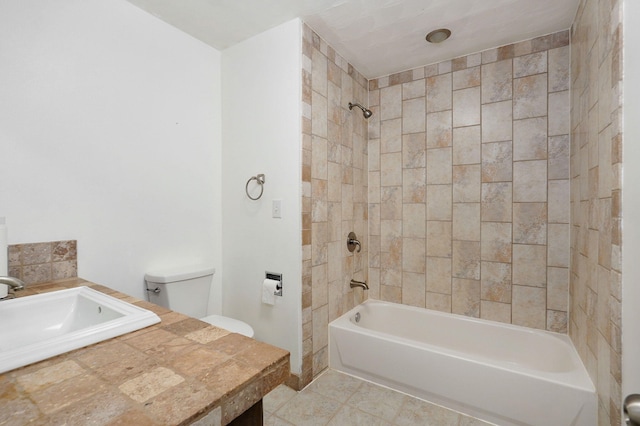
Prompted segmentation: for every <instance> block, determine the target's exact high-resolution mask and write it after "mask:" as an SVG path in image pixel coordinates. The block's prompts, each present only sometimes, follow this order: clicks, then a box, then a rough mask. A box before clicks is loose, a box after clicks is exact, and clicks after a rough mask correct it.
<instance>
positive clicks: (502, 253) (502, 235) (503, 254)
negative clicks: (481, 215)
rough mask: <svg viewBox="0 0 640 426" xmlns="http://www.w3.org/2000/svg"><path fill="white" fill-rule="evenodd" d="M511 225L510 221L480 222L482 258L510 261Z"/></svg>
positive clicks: (494, 260) (493, 260)
mask: <svg viewBox="0 0 640 426" xmlns="http://www.w3.org/2000/svg"><path fill="white" fill-rule="evenodd" d="M454 207H455V204H454ZM454 220H455V210H454ZM511 226H512V225H511V224H510V223H501V222H482V241H481V249H480V252H481V259H482V260H488V261H492V262H507V263H511Z"/></svg>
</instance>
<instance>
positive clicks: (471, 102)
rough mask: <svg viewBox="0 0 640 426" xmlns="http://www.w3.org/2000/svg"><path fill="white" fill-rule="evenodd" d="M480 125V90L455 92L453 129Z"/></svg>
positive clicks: (473, 88) (470, 89)
mask: <svg viewBox="0 0 640 426" xmlns="http://www.w3.org/2000/svg"><path fill="white" fill-rule="evenodd" d="M476 124H480V88H479V87H471V88H468V89H462V90H456V91H454V92H453V127H464V126H473V125H476Z"/></svg>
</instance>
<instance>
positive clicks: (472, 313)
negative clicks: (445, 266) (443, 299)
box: [451, 278, 480, 318]
mask: <svg viewBox="0 0 640 426" xmlns="http://www.w3.org/2000/svg"><path fill="white" fill-rule="evenodd" d="M451 289H452V291H451V311H452V312H453V313H454V314H461V315H466V316H469V317H475V318H479V317H480V281H477V280H464V279H460V278H454V279H453V282H452V286H451Z"/></svg>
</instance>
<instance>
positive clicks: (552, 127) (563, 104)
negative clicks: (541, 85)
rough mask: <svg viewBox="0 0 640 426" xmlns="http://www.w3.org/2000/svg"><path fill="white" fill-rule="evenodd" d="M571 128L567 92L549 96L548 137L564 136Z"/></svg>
mask: <svg viewBox="0 0 640 426" xmlns="http://www.w3.org/2000/svg"><path fill="white" fill-rule="evenodd" d="M570 127H571V122H570V116H569V91H568V90H565V91H563V92H555V93H550V94H549V136H556V135H566V134H568V133H569V131H570V130H571V129H570Z"/></svg>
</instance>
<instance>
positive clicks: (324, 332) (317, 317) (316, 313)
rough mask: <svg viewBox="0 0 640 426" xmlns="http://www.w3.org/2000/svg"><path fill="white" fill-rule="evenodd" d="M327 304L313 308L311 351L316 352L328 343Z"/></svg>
mask: <svg viewBox="0 0 640 426" xmlns="http://www.w3.org/2000/svg"><path fill="white" fill-rule="evenodd" d="M328 328H329V306H328V305H324V306H321V307H319V308H318V309H314V310H313V352H314V353H315V352H318V351H319V350H321V349H322V348H324V347H325V346H327V345H328V344H329V339H328Z"/></svg>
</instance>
